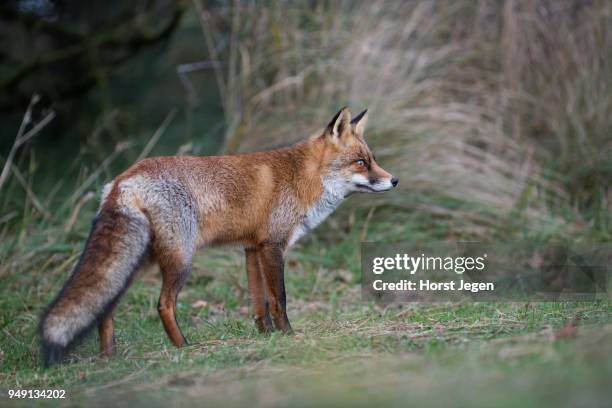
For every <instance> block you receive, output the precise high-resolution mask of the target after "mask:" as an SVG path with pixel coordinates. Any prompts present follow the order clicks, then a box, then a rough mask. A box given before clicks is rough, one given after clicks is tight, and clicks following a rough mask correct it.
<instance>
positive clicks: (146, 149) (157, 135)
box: [136, 109, 176, 161]
mask: <svg viewBox="0 0 612 408" xmlns="http://www.w3.org/2000/svg"><path fill="white" fill-rule="evenodd" d="M175 116H176V109H172V111H170V113H168V114H167V115H166V118H165V119H164V121H163V122H162V124H161V125H159V127H158V128H157V130H156V131H155V133H153V136H151V139H150V140H149V141H148V142H147V145H146V146H145V147H144V149H142V152H140V154H139V155H138V158H137V159H136V161H140V160H142V159H144V158H145V157H147V156H148V155H149V154H150V153H151V150H153V148H154V147H155V145H156V144H157V142H158V140H159V138H160V137H161V135H163V134H164V132H165V131H166V129H167V128H168V126H169V125H170V123H171V122H172V120H173V119H174V117H175Z"/></svg>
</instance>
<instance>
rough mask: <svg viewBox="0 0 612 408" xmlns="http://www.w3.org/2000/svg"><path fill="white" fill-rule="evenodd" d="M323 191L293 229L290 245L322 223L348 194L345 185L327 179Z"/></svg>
mask: <svg viewBox="0 0 612 408" xmlns="http://www.w3.org/2000/svg"><path fill="white" fill-rule="evenodd" d="M323 188H324V189H323V193H322V194H321V197H320V198H319V200H318V201H317V202H316V203H314V205H313V206H312V207H311V208H310V209H309V210H308V212H307V213H306V215H305V216H304V219H303V220H302V222H301V223H300V224H299V225H298V226H297V227H296V228H295V229H294V230H293V233H292V234H291V238H290V239H289V245H293V244H294V243H295V242H297V240H299V239H300V238H301V237H303V236H304V235H305V234H307V233H308V232H309V231H310V230H312V229H314V228H315V227H316V226H317V225H319V224H320V223H322V222H323V221H324V220H325V219H326V218H327V217H328V216H329V215H330V214H331V213H332V212H334V210H335V209H336V208H338V206H339V205H340V204H341V203H342V201H344V197H345V196H346V194H347V191H345V190H346V188H345V187H344V185H342V184H339V183H337V182H334V181H333V180H326V181H324V182H323Z"/></svg>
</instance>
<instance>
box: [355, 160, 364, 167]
mask: <svg viewBox="0 0 612 408" xmlns="http://www.w3.org/2000/svg"><path fill="white" fill-rule="evenodd" d="M355 163H357V164H358V165H360V166H362V167H366V162H365V160H357V161H356V162H355Z"/></svg>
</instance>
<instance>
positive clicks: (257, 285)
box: [245, 248, 272, 333]
mask: <svg viewBox="0 0 612 408" xmlns="http://www.w3.org/2000/svg"><path fill="white" fill-rule="evenodd" d="M245 254H246V269H247V278H248V281H249V292H250V294H251V303H252V305H251V307H252V308H253V320H254V321H255V325H256V326H257V330H259V332H260V333H269V332H271V331H272V320H270V312H269V308H268V300H267V296H266V287H265V284H264V281H263V275H262V273H261V268H260V267H259V259H258V256H259V255H258V251H257V248H246V249H245Z"/></svg>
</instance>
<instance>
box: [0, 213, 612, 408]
mask: <svg viewBox="0 0 612 408" xmlns="http://www.w3.org/2000/svg"><path fill="white" fill-rule="evenodd" d="M340 216H343V215H342V214H341V215H340ZM362 218H363V217H361V216H360V214H358V217H357V219H358V220H359V219H362ZM332 225H333V223H332ZM394 228H396V227H394V226H393V225H391V224H387V223H384V222H383V221H382V220H377V219H376V217H374V218H373V219H372V221H371V223H370V225H369V226H367V227H364V224H363V223H362V222H357V223H355V224H354V225H353V226H352V228H351V229H350V230H349V231H348V232H347V231H346V230H344V229H343V228H340V227H338V228H332V227H328V228H325V229H324V230H322V231H320V232H319V233H318V234H317V235H315V236H314V237H313V238H312V239H310V240H307V241H306V242H305V243H304V244H303V245H301V246H299V247H297V248H296V249H295V250H293V251H291V252H290V256H289V259H288V262H287V271H286V277H287V290H288V296H289V303H288V304H289V305H288V311H289V317H290V319H291V321H292V323H293V326H294V329H295V331H296V334H295V335H294V336H284V335H281V334H278V333H275V334H273V335H271V336H264V335H260V334H258V333H257V332H256V330H255V328H254V325H253V324H252V323H251V321H250V318H249V310H248V303H249V302H248V293H247V290H246V274H245V271H244V266H243V263H244V261H243V255H242V253H241V252H240V251H239V250H236V249H209V250H204V251H201V252H200V253H199V254H198V256H197V258H196V260H195V262H194V268H193V271H192V275H191V277H190V279H189V281H188V284H187V286H186V288H185V289H184V290H183V292H182V293H181V296H180V299H179V304H178V318H179V322H180V324H181V326H182V328H183V330H184V332H185V334H186V336H187V338H188V339H189V341H190V345H189V346H188V347H186V348H183V349H176V348H174V347H173V346H172V345H171V344H170V343H169V341H168V339H167V338H166V336H165V333H164V331H163V328H162V326H161V322H160V320H159V318H158V316H157V312H156V304H157V297H158V295H159V288H160V279H159V272H158V271H156V270H154V269H152V270H146V271H143V272H142V273H141V274H140V276H139V278H138V279H137V281H136V282H135V283H134V284H133V285H132V287H131V288H130V290H129V291H128V292H127V294H126V296H125V298H124V299H123V301H122V303H121V304H120V306H119V307H118V309H117V312H116V315H115V327H116V339H117V354H116V356H115V357H113V358H111V359H103V358H100V357H98V356H97V336H95V335H92V336H90V337H88V338H87V339H86V340H85V341H84V342H83V343H82V344H81V345H80V346H79V347H78V348H77V349H76V350H75V352H74V353H73V355H72V356H71V361H70V362H69V363H67V364H63V365H57V366H54V367H52V368H50V369H48V370H43V369H41V368H40V361H39V355H38V340H37V338H36V336H35V334H36V325H37V317H38V315H39V313H40V312H41V310H42V308H43V307H44V305H45V304H47V303H48V302H49V301H50V300H51V298H52V297H53V296H54V295H55V293H56V292H57V290H59V288H60V287H61V285H62V283H63V281H64V279H65V278H66V275H67V273H68V272H69V270H70V265H71V264H72V263H73V262H74V261H75V260H76V259H77V257H78V254H79V250H80V247H81V245H82V239H83V235H84V234H85V231H86V228H84V227H83V228H82V229H81V228H79V231H80V233H79V234H76V235H74V236H68V237H65V239H62V240H61V243H58V242H56V241H54V240H51V239H50V238H49V236H53V235H54V232H53V231H50V230H48V229H47V230H45V231H46V233H47V234H49V236H48V237H46V238H45V237H44V234H43V235H38V234H36V233H32V234H31V235H30V238H24V239H23V241H22V243H21V245H22V246H21V247H20V248H19V249H17V250H14V251H13V252H12V253H11V252H10V251H9V252H3V253H4V259H3V262H2V265H3V269H2V280H1V282H0V293H1V297H0V324H1V330H0V344H1V347H2V349H1V354H0V358H1V364H2V370H1V373H0V390H1V392H2V394H3V395H2V396H1V397H0V398H2V400H3V403H5V402H8V399H7V397H6V392H7V390H8V389H41V388H54V389H65V390H66V391H67V395H68V398H69V399H70V400H71V401H73V402H75V401H76V402H78V401H82V402H83V401H85V400H88V401H95V402H98V403H100V404H102V405H107V404H119V405H125V404H136V405H144V404H154V405H161V404H162V403H163V401H164V400H165V399H166V398H169V397H171V398H172V399H173V400H175V401H176V404H177V405H179V406H181V405H191V404H193V403H194V402H201V403H203V402H204V401H205V402H206V403H207V404H210V405H220V406H228V405H246V404H252V403H255V404H257V405H287V404H291V405H319V404H324V405H332V404H334V403H337V402H345V403H352V404H353V405H371V404H373V403H374V402H379V403H387V404H391V405H404V404H405V403H407V402H416V403H429V404H433V405H448V404H453V405H465V406H490V405H491V403H492V402H493V401H494V402H495V405H498V406H505V405H518V404H521V405H526V406H541V405H550V406H552V405H559V404H560V405H574V403H588V404H589V405H603V404H605V403H606V401H609V398H610V396H611V393H610V390H609V386H608V385H609V384H607V380H606V379H609V378H610V377H611V375H612V359H610V357H609V356H610V355H611V353H610V352H611V351H612V348H611V345H612V342H611V341H610V335H612V304H611V303H610V302H593V303H465V304H416V303H415V304H404V305H395V306H390V307H386V308H381V307H379V306H377V305H375V304H373V303H367V302H363V301H362V300H361V295H360V288H359V273H360V272H359V253H358V245H357V244H358V242H359V240H360V239H361V238H362V237H364V236H365V237H366V238H367V239H368V240H384V237H385V236H387V235H385V234H389V236H391V237H392V236H393V231H394ZM405 228H407V229H409V230H410V231H411V232H412V233H413V234H414V236H416V237H419V234H420V233H422V231H421V230H420V228H419V227H418V226H416V225H412V224H411V223H410V222H409V220H407V221H406V222H405ZM31 237H37V238H36V239H34V238H31ZM392 239H393V238H391V240H392ZM330 242H335V244H334V245H330ZM28 245H29V246H28ZM9 246H10V245H9ZM202 301H204V302H205V303H203V302H202ZM570 321H577V322H578V323H577V325H578V327H577V330H576V331H575V333H573V332H572V336H569V337H568V338H558V337H559V336H556V335H555V333H558V331H559V329H560V328H562V327H564V326H565V325H567V324H568V322H570ZM562 337H563V336H562ZM10 402H15V401H10Z"/></svg>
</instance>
